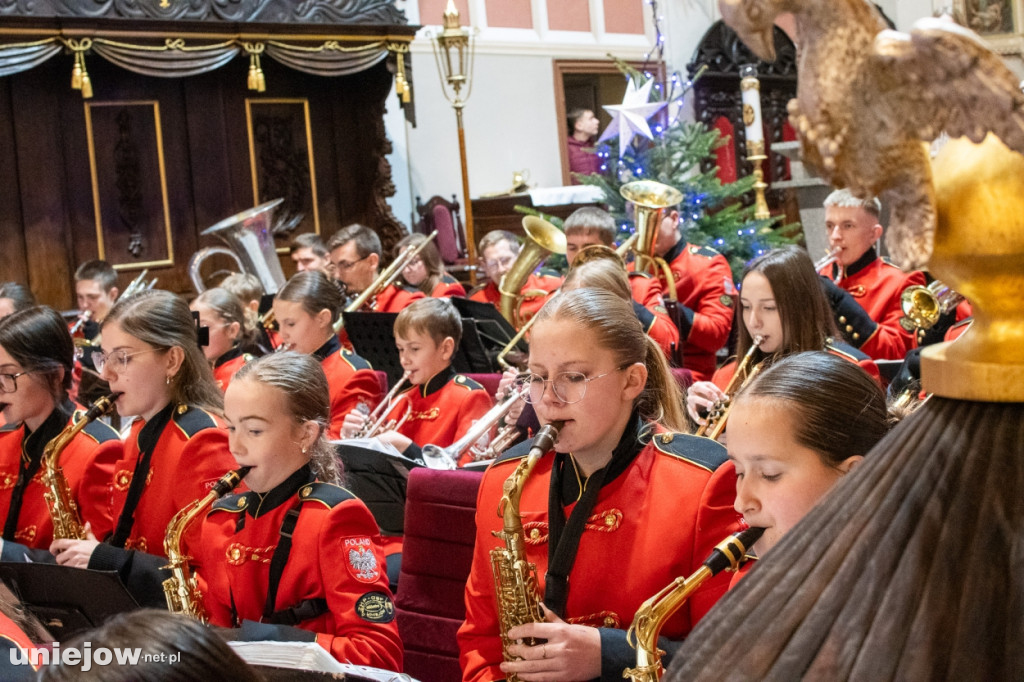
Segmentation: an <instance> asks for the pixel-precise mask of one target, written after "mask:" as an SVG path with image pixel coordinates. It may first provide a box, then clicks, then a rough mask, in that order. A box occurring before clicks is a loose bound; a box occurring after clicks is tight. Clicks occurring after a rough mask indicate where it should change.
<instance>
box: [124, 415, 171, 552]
mask: <svg viewBox="0 0 1024 682" xmlns="http://www.w3.org/2000/svg"><path fill="white" fill-rule="evenodd" d="M174 409H175V405H174V403H171V404H170V405H168V406H167V407H165V408H164V409H163V410H161V411H160V412H158V413H157V414H156V415H155V416H154V417H153V418H152V419H151V420H150V421H149V422H147V423H146V425H145V426H143V427H142V430H141V431H140V432H139V437H138V443H139V459H138V460H136V462H135V471H134V472H133V473H132V482H131V484H129V486H128V494H127V496H126V497H125V500H124V507H123V508H122V509H121V515H120V516H118V518H117V526H116V528H115V530H114V535H113V536H112V537H111V539H110V544H111V545H113V546H114V547H121V548H123V547H124V545H125V543H126V542H127V541H128V536H130V535H131V533H132V526H134V525H135V508H136V507H138V506H139V500H141V499H142V492H143V490H144V489H145V487H146V479H147V478H149V463H150V460H152V459H153V451H154V450H156V445H157V442H159V440H160V436H161V435H162V434H163V432H164V429H165V428H166V427H167V425H168V424H169V423H170V422H171V417H172V415H173V414H174Z"/></svg>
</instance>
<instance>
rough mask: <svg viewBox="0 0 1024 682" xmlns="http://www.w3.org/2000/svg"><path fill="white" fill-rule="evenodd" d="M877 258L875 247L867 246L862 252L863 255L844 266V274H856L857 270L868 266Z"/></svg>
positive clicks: (848, 275) (849, 275) (850, 275)
mask: <svg viewBox="0 0 1024 682" xmlns="http://www.w3.org/2000/svg"><path fill="white" fill-rule="evenodd" d="M877 259H878V252H877V251H875V247H874V246H872V247H871V248H869V249H868V250H867V251H865V252H864V255H863V256H861V257H860V258H858V259H857V260H856V261H854V262H853V263H851V264H850V265H849V266H848V267H847V268H846V276H847V277H852V276H853V275H856V274H857V273H858V272H860V271H861V270H863V269H864V268H866V267H867V266H869V265H871V264H872V263H874V262H875V261H876V260H877Z"/></svg>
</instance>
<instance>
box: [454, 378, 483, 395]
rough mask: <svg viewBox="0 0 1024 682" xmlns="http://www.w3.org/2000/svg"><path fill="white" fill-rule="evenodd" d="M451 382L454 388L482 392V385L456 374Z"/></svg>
mask: <svg viewBox="0 0 1024 682" xmlns="http://www.w3.org/2000/svg"><path fill="white" fill-rule="evenodd" d="M453 381H454V382H455V385H456V386H462V387H463V388H467V389H469V390H470V391H475V390H477V389H479V390H481V391H482V390H484V387H483V384H478V383H477V382H475V381H473V380H472V379H470V378H469V377H467V376H465V375H464V374H456V375H455V378H454V379H453Z"/></svg>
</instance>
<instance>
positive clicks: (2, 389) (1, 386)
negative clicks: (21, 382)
mask: <svg viewBox="0 0 1024 682" xmlns="http://www.w3.org/2000/svg"><path fill="white" fill-rule="evenodd" d="M26 374H31V370H27V369H26V370H25V371H24V372H18V373H17V374H0V393H14V392H15V391H17V390H18V377H22V376H25V375H26Z"/></svg>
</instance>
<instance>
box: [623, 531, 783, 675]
mask: <svg viewBox="0 0 1024 682" xmlns="http://www.w3.org/2000/svg"><path fill="white" fill-rule="evenodd" d="M763 533H764V528H748V529H746V530H743V531H740V532H739V533H733V534H732V535H730V536H729V537H727V538H726V539H725V540H723V541H722V542H720V543H718V544H717V545H715V548H714V549H713V550H711V555H710V556H709V557H708V558H707V559H705V560H704V563H703V565H701V567H700V568H698V569H697V570H696V571H694V572H693V574H692V575H690V576H689V577H686V578H682V577H679V578H676V579H675V580H673V581H672V582H671V583H669V584H668V586H666V587H665V588H664V589H663V590H662V591H661V592H658V593H657V594H656V595H654V596H653V597H651V598H650V599H648V600H647V601H645V602H644V603H643V604H641V605H640V608H639V609H638V610H637V612H636V616H634V617H633V624H632V625H630V626H629V631H628V632H627V633H626V641H627V642H629V644H630V645H631V646H632V647H633V648H635V649H636V667H635V668H628V669H626V670H625V671H624V672H623V673H622V676H623V677H624V678H626V679H628V680H631V682H657V680H659V679H661V655H660V653H659V651H658V634H659V633H660V632H661V626H662V625H664V624H665V621H666V620H668V619H669V618H670V617H671V616H672V614H673V613H675V612H676V611H678V610H679V607H680V606H682V605H683V603H684V602H685V601H686V600H687V599H689V598H690V595H691V594H693V593H694V592H696V591H697V588H698V587H700V586H701V585H702V584H703V583H704V581H705V580H707V579H708V578H711V577H713V576H715V575H717V574H719V573H721V572H722V571H735V570H736V569H737V568H739V567H740V564H742V563H743V562H744V561H745V560H746V553H747V551H748V550H749V549H750V548H751V547H752V546H753V545H754V543H755V542H757V540H758V539H759V538H760V537H761V535H762V534H763Z"/></svg>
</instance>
